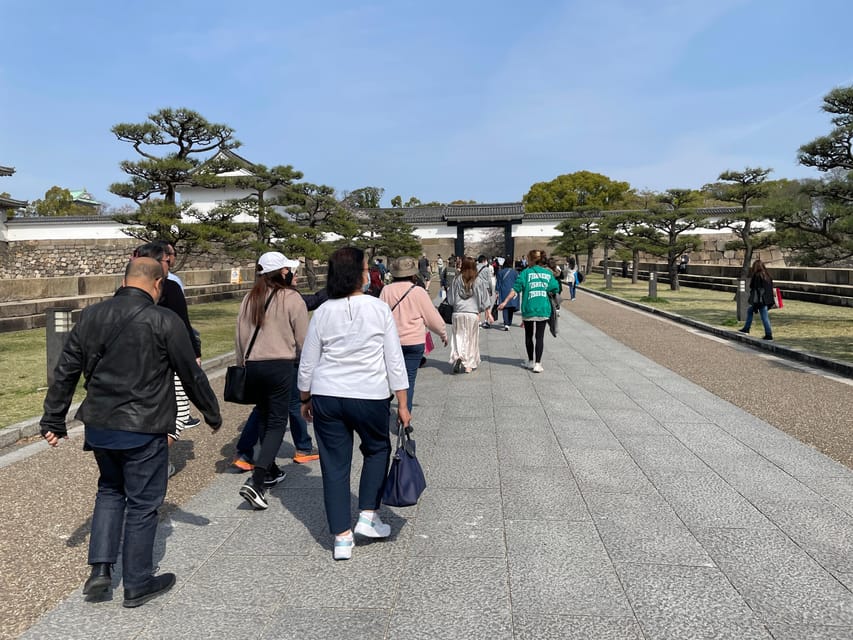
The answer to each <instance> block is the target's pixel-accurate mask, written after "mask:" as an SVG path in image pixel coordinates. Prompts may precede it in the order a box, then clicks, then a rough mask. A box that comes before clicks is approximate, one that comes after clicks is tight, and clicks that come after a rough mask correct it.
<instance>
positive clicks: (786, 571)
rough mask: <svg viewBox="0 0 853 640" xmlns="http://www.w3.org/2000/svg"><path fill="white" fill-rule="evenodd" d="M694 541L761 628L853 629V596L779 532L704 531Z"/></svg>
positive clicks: (753, 530)
mask: <svg viewBox="0 0 853 640" xmlns="http://www.w3.org/2000/svg"><path fill="white" fill-rule="evenodd" d="M696 535H697V537H698V538H699V541H700V542H701V543H702V544H703V545H704V546H705V548H706V549H707V550H708V553H710V555H711V557H712V558H713V559H714V561H715V562H716V563H717V565H718V566H719V567H720V568H721V569H722V570H723V571H724V572H725V574H726V577H727V578H728V579H729V580H730V581H731V583H732V584H733V585H734V587H735V589H737V590H738V592H739V593H740V594H741V596H742V597H743V598H744V600H746V602H747V603H748V604H749V606H750V608H751V609H752V610H753V611H755V612H756V613H757V614H758V615H759V616H761V618H762V619H763V620H764V621H765V622H768V623H773V622H775V623H786V624H818V625H837V626H851V627H853V593H850V591H848V590H847V589H846V588H844V587H843V586H842V585H841V584H839V583H838V581H836V580H835V578H833V576H832V575H830V574H829V573H828V572H827V571H826V570H825V569H824V568H823V567H821V566H820V565H819V564H817V562H815V561H814V559H812V558H811V557H810V556H809V555H808V554H806V553H805V552H804V551H803V550H802V549H800V547H798V546H797V545H796V544H794V542H792V541H791V539H790V538H788V536H786V535H785V534H784V533H783V532H782V531H779V530H773V529H760V530H757V529H707V530H704V531H700V532H698V533H697V534H696Z"/></svg>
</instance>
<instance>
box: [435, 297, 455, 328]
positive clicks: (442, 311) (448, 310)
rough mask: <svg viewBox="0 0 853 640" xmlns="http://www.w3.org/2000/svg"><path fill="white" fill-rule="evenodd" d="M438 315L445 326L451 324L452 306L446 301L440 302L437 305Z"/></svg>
mask: <svg viewBox="0 0 853 640" xmlns="http://www.w3.org/2000/svg"><path fill="white" fill-rule="evenodd" d="M438 313H439V315H441V319H442V320H444V322H445V323H446V324H453V305H452V304H450V303H449V302H448V301H447V300H442V301H441V304H440V305H438Z"/></svg>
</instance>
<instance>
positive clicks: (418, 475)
mask: <svg viewBox="0 0 853 640" xmlns="http://www.w3.org/2000/svg"><path fill="white" fill-rule="evenodd" d="M411 433H412V427H411V426H408V427H404V426H403V424H402V423H400V422H398V423H397V451H396V452H395V453H394V457H393V459H392V460H391V468H390V469H389V470H388V477H387V478H386V479H385V489H384V491H383V492H382V502H383V503H384V504H387V505H388V506H389V507H411V506H413V505H416V504H417V503H418V498H420V497H421V494H422V493H423V491H424V489H426V478H424V471H423V469H422V468H421V463H420V462H418V459H417V458H416V457H415V441H414V440H412V438H411Z"/></svg>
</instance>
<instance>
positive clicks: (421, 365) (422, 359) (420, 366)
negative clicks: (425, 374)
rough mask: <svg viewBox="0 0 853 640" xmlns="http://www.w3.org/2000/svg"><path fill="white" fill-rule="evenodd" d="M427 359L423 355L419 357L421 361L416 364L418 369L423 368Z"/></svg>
mask: <svg viewBox="0 0 853 640" xmlns="http://www.w3.org/2000/svg"><path fill="white" fill-rule="evenodd" d="M426 363H427V359H426V358H425V357H423V356H422V357H421V363H420V364H419V365H418V369H423V368H424V367H425V366H426Z"/></svg>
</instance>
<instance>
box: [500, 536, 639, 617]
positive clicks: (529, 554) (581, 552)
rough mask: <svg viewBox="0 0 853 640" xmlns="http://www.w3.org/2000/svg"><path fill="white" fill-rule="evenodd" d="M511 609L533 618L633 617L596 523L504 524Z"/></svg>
mask: <svg viewBox="0 0 853 640" xmlns="http://www.w3.org/2000/svg"><path fill="white" fill-rule="evenodd" d="M506 536H507V544H508V549H509V571H510V588H511V591H512V602H513V608H514V609H515V610H516V611H519V612H522V611H523V612H524V613H525V614H527V615H530V616H539V615H592V616H596V615H598V616H614V617H626V616H630V615H631V610H630V607H629V606H628V602H627V600H626V599H625V594H624V592H623V590H622V586H621V585H620V583H619V580H618V579H617V577H616V572H615V570H614V569H613V565H612V564H611V562H610V559H609V557H608V556H607V553H606V551H605V549H604V545H603V544H602V542H601V539H600V538H599V536H598V533H597V531H596V529H595V527H594V525H593V524H592V523H586V522H537V521H517V520H510V521H507V523H506Z"/></svg>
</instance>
